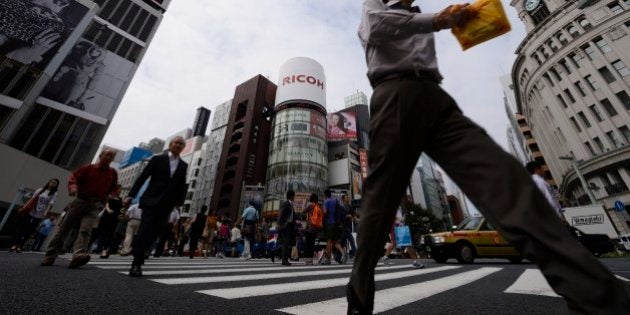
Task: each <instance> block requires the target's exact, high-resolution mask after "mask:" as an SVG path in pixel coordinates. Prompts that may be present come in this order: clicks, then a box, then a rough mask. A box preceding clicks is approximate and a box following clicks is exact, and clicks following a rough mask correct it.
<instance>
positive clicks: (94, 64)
mask: <svg viewBox="0 0 630 315" xmlns="http://www.w3.org/2000/svg"><path fill="white" fill-rule="evenodd" d="M133 66H134V65H133V63H132V62H130V61H129V60H127V59H124V58H122V57H120V56H118V55H116V54H114V53H112V52H109V51H107V50H105V49H104V48H102V47H100V46H98V45H96V44H94V43H92V42H90V41H87V40H85V39H80V40H79V41H78V42H77V44H76V45H75V46H74V48H73V49H72V51H71V52H70V54H69V55H68V56H67V57H66V59H65V60H64V61H63V63H62V65H61V66H60V67H59V69H58V70H57V72H56V73H55V75H54V76H53V77H52V79H51V80H50V81H49V82H48V85H47V86H46V88H44V92H43V93H42V96H44V97H45V98H48V99H50V100H53V101H55V102H58V103H61V104H64V105H67V106H70V107H73V108H75V109H78V110H82V111H85V112H87V113H90V114H93V115H96V116H99V117H102V118H105V119H109V118H110V116H111V115H112V111H113V107H114V104H116V100H117V99H118V98H119V97H120V94H121V92H122V90H123V88H124V86H125V85H126V84H127V82H129V81H130V80H131V76H132V71H133Z"/></svg>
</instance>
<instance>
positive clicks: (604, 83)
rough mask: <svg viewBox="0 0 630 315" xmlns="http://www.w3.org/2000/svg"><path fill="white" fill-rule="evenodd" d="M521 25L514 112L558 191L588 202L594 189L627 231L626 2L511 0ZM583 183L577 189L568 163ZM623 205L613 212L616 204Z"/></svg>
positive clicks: (629, 28)
mask: <svg viewBox="0 0 630 315" xmlns="http://www.w3.org/2000/svg"><path fill="white" fill-rule="evenodd" d="M511 5H512V6H513V7H514V8H516V10H517V11H518V14H519V17H520V18H521V20H522V21H523V23H524V24H525V27H526V29H527V33H528V34H527V36H526V37H525V39H524V40H523V41H522V42H521V44H520V46H519V47H518V49H517V51H516V54H517V59H516V61H515V64H514V67H513V69H512V80H513V82H514V92H515V97H516V102H517V106H518V111H519V112H520V113H521V114H522V116H523V120H525V122H526V123H527V127H526V128H528V129H529V130H530V131H531V134H532V136H533V137H534V138H535V139H536V142H537V144H538V146H539V148H540V149H541V150H542V151H544V152H545V160H546V162H547V164H548V166H549V171H550V172H551V174H552V175H553V177H554V178H555V179H556V180H558V181H559V187H560V191H561V193H563V195H564V196H565V197H566V198H567V199H568V200H569V201H570V203H571V204H573V205H583V204H589V203H591V201H590V200H589V197H588V191H586V190H591V191H592V193H593V194H594V196H595V199H596V202H598V203H602V204H603V205H604V206H605V208H606V209H608V214H609V216H610V217H611V219H612V221H613V223H614V224H615V226H616V228H617V230H618V231H619V232H620V233H622V232H625V233H628V232H630V229H629V228H628V223H630V215H629V214H628V209H629V205H630V190H629V187H630V145H629V144H630V112H629V111H630V96H629V95H630V68H628V65H630V40H629V38H630V37H629V36H630V10H629V9H630V4H629V3H628V2H627V1H619V0H614V1H599V2H595V3H593V4H592V5H591V6H589V7H586V8H584V9H583V10H582V9H579V8H578V1H564V0H526V1H523V0H515V1H512V2H511ZM571 160H574V161H575V162H576V164H577V169H578V170H579V172H580V173H582V174H583V175H584V177H585V178H586V181H587V182H588V184H587V185H586V187H583V185H582V184H581V183H580V180H579V178H578V176H577V173H576V170H575V169H574V168H573V167H572V161H571ZM617 201H619V202H621V203H622V204H624V205H625V210H624V211H616V210H613V209H614V204H615V202H617Z"/></svg>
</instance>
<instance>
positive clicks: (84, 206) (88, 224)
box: [46, 198, 99, 257]
mask: <svg viewBox="0 0 630 315" xmlns="http://www.w3.org/2000/svg"><path fill="white" fill-rule="evenodd" d="M98 212H99V210H98V208H97V205H96V202H92V201H85V200H81V199H79V198H76V199H74V201H72V203H71V204H70V207H69V208H68V210H67V212H66V215H65V217H64V218H63V222H61V225H60V226H59V229H58V230H57V233H55V236H54V237H53V239H52V240H51V241H50V243H49V244H48V250H47V251H46V257H57V253H58V252H59V250H60V249H61V247H62V246H63V240H64V239H65V237H66V235H67V234H68V233H69V232H70V230H71V229H73V228H75V227H77V226H78V227H79V234H78V235H77V238H76V240H75V241H74V248H73V253H74V256H77V255H82V254H87V252H88V245H89V243H90V236H91V235H92V228H93V227H94V226H95V223H96V222H97V221H98Z"/></svg>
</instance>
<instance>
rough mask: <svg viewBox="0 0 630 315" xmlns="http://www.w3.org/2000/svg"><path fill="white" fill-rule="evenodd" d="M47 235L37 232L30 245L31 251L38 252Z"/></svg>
mask: <svg viewBox="0 0 630 315" xmlns="http://www.w3.org/2000/svg"><path fill="white" fill-rule="evenodd" d="M47 236H48V235H44V234H42V233H37V235H36V236H35V240H34V241H33V244H32V245H31V251H33V252H38V251H39V250H40V249H41V248H42V245H43V244H44V241H45V240H46V237H47Z"/></svg>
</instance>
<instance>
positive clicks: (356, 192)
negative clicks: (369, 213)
mask: <svg viewBox="0 0 630 315" xmlns="http://www.w3.org/2000/svg"><path fill="white" fill-rule="evenodd" d="M362 193H363V178H361V173H360V172H357V171H352V199H354V200H358V199H361V194H362Z"/></svg>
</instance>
